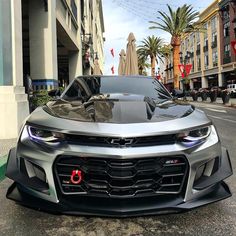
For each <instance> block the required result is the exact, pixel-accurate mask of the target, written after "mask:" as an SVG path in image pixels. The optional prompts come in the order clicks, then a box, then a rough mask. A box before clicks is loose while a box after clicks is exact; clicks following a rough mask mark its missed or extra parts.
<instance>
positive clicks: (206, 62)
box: [204, 55, 209, 69]
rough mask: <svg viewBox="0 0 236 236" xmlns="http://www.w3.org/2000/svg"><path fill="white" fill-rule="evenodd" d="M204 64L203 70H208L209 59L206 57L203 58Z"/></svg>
mask: <svg viewBox="0 0 236 236" xmlns="http://www.w3.org/2000/svg"><path fill="white" fill-rule="evenodd" d="M204 64H205V69H208V65H209V57H208V55H205V56H204Z"/></svg>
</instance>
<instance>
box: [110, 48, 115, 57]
mask: <svg viewBox="0 0 236 236" xmlns="http://www.w3.org/2000/svg"><path fill="white" fill-rule="evenodd" d="M110 52H111V55H112V56H113V57H114V56H115V54H114V49H113V48H112V49H111V50H110Z"/></svg>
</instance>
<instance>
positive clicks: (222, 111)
mask: <svg viewBox="0 0 236 236" xmlns="http://www.w3.org/2000/svg"><path fill="white" fill-rule="evenodd" d="M206 109H207V110H209V111H216V112H220V113H227V111H226V110H217V109H213V108H206Z"/></svg>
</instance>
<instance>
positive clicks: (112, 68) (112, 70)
mask: <svg viewBox="0 0 236 236" xmlns="http://www.w3.org/2000/svg"><path fill="white" fill-rule="evenodd" d="M111 73H112V74H113V75H114V73H115V69H114V66H112V67H111Z"/></svg>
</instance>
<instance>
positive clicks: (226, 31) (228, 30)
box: [224, 22, 230, 37]
mask: <svg viewBox="0 0 236 236" xmlns="http://www.w3.org/2000/svg"><path fill="white" fill-rule="evenodd" d="M229 32H230V22H227V23H225V24H224V37H229Z"/></svg>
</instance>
